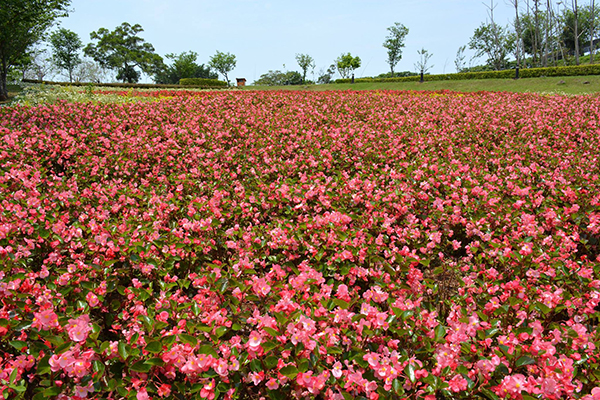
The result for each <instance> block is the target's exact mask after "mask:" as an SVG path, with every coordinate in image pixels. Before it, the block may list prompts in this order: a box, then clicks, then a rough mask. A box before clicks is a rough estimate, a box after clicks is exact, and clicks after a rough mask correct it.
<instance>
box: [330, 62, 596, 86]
mask: <svg viewBox="0 0 600 400" xmlns="http://www.w3.org/2000/svg"><path fill="white" fill-rule="evenodd" d="M581 75H600V65H599V64H594V65H573V66H568V67H547V68H525V69H520V70H519V76H520V77H521V78H541V77H544V76H581ZM514 77H515V70H513V69H505V70H502V71H480V72H461V73H455V74H437V75H425V76H424V80H426V81H462V80H468V79H512V78H514ZM417 81H419V77H418V76H406V77H398V78H359V79H355V80H354V82H357V83H358V82H417ZM350 82H351V80H350V79H337V80H336V81H335V83H350Z"/></svg>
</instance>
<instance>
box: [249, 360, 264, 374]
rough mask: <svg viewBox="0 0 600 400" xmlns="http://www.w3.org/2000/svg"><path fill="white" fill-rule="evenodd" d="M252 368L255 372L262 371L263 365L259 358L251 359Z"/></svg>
mask: <svg viewBox="0 0 600 400" xmlns="http://www.w3.org/2000/svg"><path fill="white" fill-rule="evenodd" d="M250 369H251V370H252V371H254V372H260V371H262V370H263V366H262V364H261V363H260V361H259V360H258V359H256V358H255V359H254V360H252V361H250Z"/></svg>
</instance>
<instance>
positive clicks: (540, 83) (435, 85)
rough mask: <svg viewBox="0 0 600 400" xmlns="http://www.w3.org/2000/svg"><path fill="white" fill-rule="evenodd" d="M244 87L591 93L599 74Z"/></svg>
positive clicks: (596, 89)
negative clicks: (516, 78)
mask: <svg viewBox="0 0 600 400" xmlns="http://www.w3.org/2000/svg"><path fill="white" fill-rule="evenodd" d="M246 90H319V91H321V90H452V91H457V92H479V91H491V92H515V93H525V92H534V93H546V92H550V93H565V94H591V93H597V92H599V91H600V76H598V75H590V76H565V77H547V78H527V79H518V80H515V79H473V80H463V81H431V82H423V83H420V82H390V83H383V82H374V83H355V84H350V83H344V84H328V85H297V86H247V87H246Z"/></svg>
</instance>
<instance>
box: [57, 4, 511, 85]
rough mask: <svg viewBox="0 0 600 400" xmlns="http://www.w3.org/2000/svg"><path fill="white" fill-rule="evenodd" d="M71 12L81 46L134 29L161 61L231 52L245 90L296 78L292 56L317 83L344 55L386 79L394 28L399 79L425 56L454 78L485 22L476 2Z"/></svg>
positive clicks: (499, 12)
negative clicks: (275, 75) (310, 64)
mask: <svg viewBox="0 0 600 400" xmlns="http://www.w3.org/2000/svg"><path fill="white" fill-rule="evenodd" d="M486 3H487V4H489V1H488V2H486ZM496 4H497V8H496V10H495V18H496V21H497V22H498V23H500V24H503V25H507V24H508V23H509V22H510V18H511V17H512V15H513V11H512V10H511V8H510V6H509V5H508V3H507V2H506V1H505V0H499V1H496ZM72 9H73V12H72V13H71V15H70V16H69V17H68V18H65V19H63V20H62V23H61V25H62V26H63V27H65V28H68V29H71V30H73V31H75V32H77V33H78V34H79V36H80V37H81V39H82V40H83V42H84V43H88V42H89V41H90V36H89V34H90V32H92V31H94V30H97V29H98V28H100V27H104V28H107V29H109V30H112V29H114V28H115V27H116V26H118V25H120V24H121V23H122V22H129V23H131V24H135V23H138V24H140V25H141V26H142V27H143V28H144V32H142V33H141V36H142V37H143V38H144V39H145V40H146V41H148V42H150V43H151V44H152V45H153V46H154V48H155V49H156V52H157V53H158V54H160V55H161V56H164V55H165V54H167V53H180V52H183V51H189V50H193V51H195V52H197V53H198V55H199V60H198V61H199V62H200V63H207V62H208V59H209V58H210V56H211V55H213V54H214V53H215V52H216V51H217V50H220V51H223V52H230V53H233V54H235V55H236V57H237V67H236V68H235V70H234V71H233V72H232V73H231V74H230V78H233V79H235V78H236V77H245V78H246V79H248V81H249V82H253V81H254V80H255V79H258V78H259V77H260V75H261V74H263V73H265V72H267V71H268V70H275V69H279V70H299V67H298V65H297V63H296V61H295V54H296V53H306V54H310V55H311V56H312V57H313V58H314V59H315V62H316V65H317V66H316V68H315V71H314V72H315V76H316V75H317V74H318V72H319V70H320V69H321V68H327V67H328V66H329V65H330V64H332V62H333V60H334V59H335V58H337V57H338V56H339V55H340V54H341V53H345V52H350V53H352V55H357V56H359V57H360V58H361V59H362V66H361V68H360V69H359V70H357V71H356V76H357V77H360V76H375V75H378V74H380V73H383V72H387V71H389V66H388V64H387V63H386V56H387V55H386V49H385V48H383V47H382V43H383V41H384V40H385V36H386V35H387V30H386V28H387V27H389V26H391V25H393V24H394V22H400V23H402V24H404V25H405V26H406V27H408V28H409V30H410V32H409V34H408V36H407V38H406V47H405V48H404V52H403V58H402V60H401V61H400V62H399V64H398V65H397V66H396V68H395V70H396V71H406V70H410V71H414V69H415V68H414V63H415V62H416V61H417V58H418V55H417V50H419V49H421V48H425V49H427V50H428V51H429V52H430V53H433V57H432V58H431V63H432V64H434V67H433V69H432V70H431V72H433V73H442V72H446V73H448V72H454V71H455V68H454V59H455V57H456V51H457V49H458V48H459V47H460V46H462V45H464V44H467V43H468V41H469V38H470V37H471V35H472V34H473V31H474V30H475V28H477V27H478V26H479V25H480V24H481V23H482V22H484V21H485V20H486V19H487V18H488V9H487V8H486V6H485V5H484V4H483V3H482V2H481V1H479V0H395V1H393V0H320V1H319V0H305V1H291V0H280V1H260V0H214V1H205V0H200V1H191V0H167V1H165V0H73V2H72ZM483 61H484V60H481V62H483ZM284 65H285V68H284ZM308 77H309V78H311V76H310V73H309V76H308ZM146 81H148V80H147V79H146Z"/></svg>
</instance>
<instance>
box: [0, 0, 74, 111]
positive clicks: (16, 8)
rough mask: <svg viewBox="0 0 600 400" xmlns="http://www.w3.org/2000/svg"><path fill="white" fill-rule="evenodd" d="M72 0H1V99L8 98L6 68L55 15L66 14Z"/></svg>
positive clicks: (12, 63) (40, 36) (39, 35)
mask: <svg viewBox="0 0 600 400" xmlns="http://www.w3.org/2000/svg"><path fill="white" fill-rule="evenodd" d="M70 4H71V0H2V5H1V6H0V101H4V100H7V99H8V90H7V86H6V81H7V77H8V73H9V70H10V68H11V67H12V66H14V65H15V63H17V62H19V61H20V60H22V58H23V55H24V54H25V53H26V52H27V49H28V48H29V47H30V46H32V45H33V44H35V43H36V42H38V41H39V40H41V39H42V38H43V35H44V33H45V32H46V31H47V30H48V28H50V27H51V26H52V24H53V23H54V22H55V21H56V19H57V18H60V17H65V16H67V15H68V7H69V5H70Z"/></svg>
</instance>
